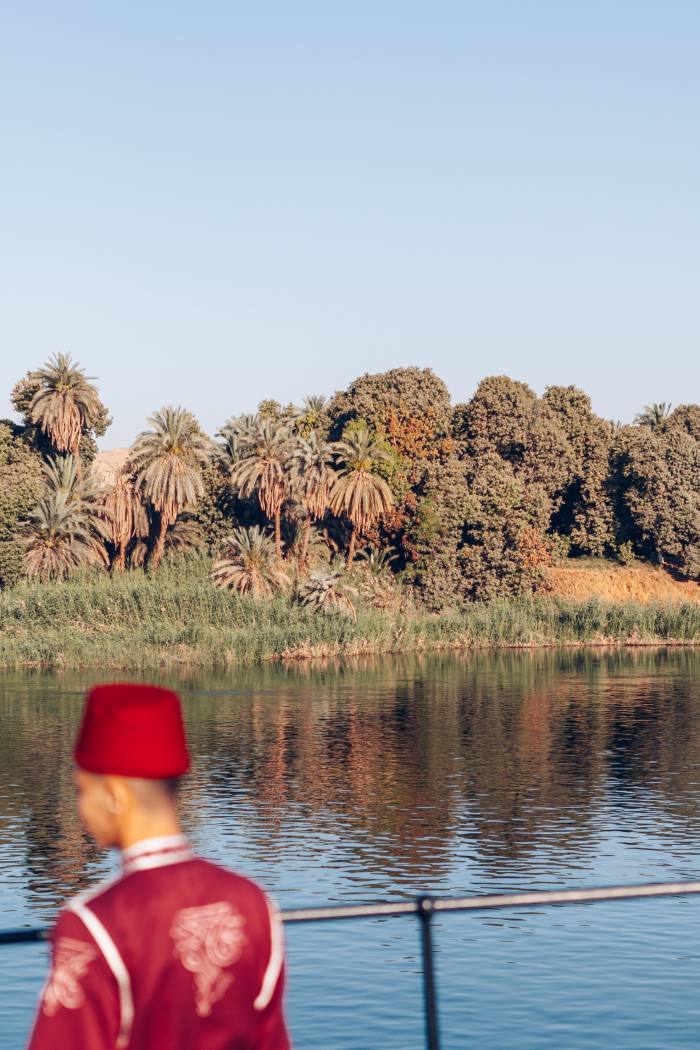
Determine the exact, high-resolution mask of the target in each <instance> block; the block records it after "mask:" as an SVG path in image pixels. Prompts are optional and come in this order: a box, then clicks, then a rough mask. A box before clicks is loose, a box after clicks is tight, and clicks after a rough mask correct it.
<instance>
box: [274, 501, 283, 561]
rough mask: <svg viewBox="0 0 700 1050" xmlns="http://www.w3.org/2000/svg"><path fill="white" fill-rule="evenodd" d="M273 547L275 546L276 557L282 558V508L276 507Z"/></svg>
mask: <svg viewBox="0 0 700 1050" xmlns="http://www.w3.org/2000/svg"><path fill="white" fill-rule="evenodd" d="M275 547H276V548H277V557H278V558H279V559H280V561H281V560H282V508H281V507H278V508H277V510H276V511H275Z"/></svg>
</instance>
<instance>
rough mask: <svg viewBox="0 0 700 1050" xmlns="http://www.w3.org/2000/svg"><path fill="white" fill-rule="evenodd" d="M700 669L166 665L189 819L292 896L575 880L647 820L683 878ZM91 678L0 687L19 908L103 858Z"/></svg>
mask: <svg viewBox="0 0 700 1050" xmlns="http://www.w3.org/2000/svg"><path fill="white" fill-rule="evenodd" d="M699 667H700V654H696V653H695V652H693V651H689V650H675V651H666V652H661V653H659V652H655V651H649V650H639V651H626V652H607V651H587V652H576V651H570V652H549V651H548V652H538V653H503V654H500V655H496V656H483V655H481V656H480V655H475V656H470V657H468V658H455V657H430V658H427V657H425V658H421V657H411V658H405V659H402V660H394V661H387V662H384V663H382V662H380V663H377V662H373V663H368V664H367V665H364V666H363V665H362V664H354V665H352V666H347V665H344V666H327V667H318V666H313V667H312V666H308V665H306V666H302V667H293V668H288V667H273V666H270V667H266V668H263V669H256V670H251V671H241V672H236V673H235V674H231V675H229V676H225V677H224V676H221V675H216V676H201V675H197V676H187V675H184V676H183V677H182V678H180V679H178V680H177V681H174V680H173V679H172V678H170V679H168V682H169V683H170V684H175V685H176V686H177V687H178V688H179V689H180V690H181V692H182V694H183V697H184V698H185V710H186V718H187V723H188V730H189V734H190V740H191V744H192V749H193V755H194V770H193V774H192V776H191V777H190V778H189V780H188V783H187V786H186V789H185V792H184V797H183V810H184V815H185V820H186V823H187V824H188V827H189V828H190V829H191V832H192V834H193V837H194V838H195V839H198V840H199V842H200V844H201V845H202V846H203V848H204V849H206V851H207V852H208V853H209V854H211V855H215V856H221V857H223V858H225V859H226V860H228V861H229V862H231V863H238V864H241V866H243V868H244V870H248V871H251V873H253V874H256V875H258V876H259V877H262V878H264V879H265V880H266V882H268V884H272V886H273V888H274V889H275V890H276V892H277V894H278V896H280V897H281V898H282V900H283V901H285V902H289V903H292V899H294V900H295V901H296V900H304V901H311V900H315V899H326V898H327V897H336V898H337V897H349V896H355V897H360V898H367V897H372V896H378V895H381V896H384V895H386V894H391V893H408V892H412V891H414V890H415V889H416V888H418V887H421V886H427V885H429V886H432V887H434V888H436V889H438V890H459V891H462V890H465V891H466V890H475V889H479V888H482V887H483V886H484V885H485V884H486V883H488V884H489V886H490V887H492V885H493V884H494V883H495V884H498V885H504V886H505V885H509V886H511V885H537V884H540V885H544V884H546V883H549V882H552V881H554V882H556V881H562V879H563V878H564V877H565V875H566V873H568V872H580V874H581V878H579V879H577V880H576V881H582V879H583V878H585V877H586V876H587V874H588V873H590V875H591V877H593V875H599V874H600V870H601V865H600V863H597V862H596V861H595V857H596V851H597V852H598V853H599V854H601V855H602V853H604V849H605V848H608V846H609V843H608V838H609V834H610V833H611V831H612V832H614V833H615V835H616V836H617V838H618V849H622V850H623V851H624V850H625V849H627V848H628V847H633V846H634V845H635V843H636V845H637V847H639V848H641V846H640V836H644V835H645V834H647V833H648V834H653V842H652V841H648V842H646V843H645V844H644V849H645V850H647V852H649V851H651V852H654V851H655V852H656V853H657V854H658V857H657V860H658V863H659V864H660V865H664V864H669V863H670V864H676V866H677V867H680V869H682V873H684V874H688V873H690V872H693V871H695V864H694V855H693V849H694V843H695V842H696V841H697V832H698V821H699V816H700V805H699V800H700V791H699V787H700V773H699V771H698V762H699V756H700V748H699V747H698V744H699V743H700V705H699V704H698V703H697V702H696V700H695V685H694V683H695V680H696V675H697V671H698V668H699ZM89 684H90V679H88V678H85V677H82V676H76V675H64V676H45V675H40V674H33V675H24V676H17V675H11V676H5V677H4V678H2V679H1V680H0V713H1V717H2V724H3V732H2V734H1V735H0V866H1V867H0V870H1V872H2V876H3V879H4V884H5V886H6V887H7V892H6V893H5V894H4V895H3V905H2V907H3V909H4V910H5V914H6V916H7V915H8V914H12V916H13V917H16V918H17V919H24V918H26V917H27V915H28V914H30V913H31V912H34V914H36V912H37V910H38V911H41V912H44V913H46V912H50V911H51V910H53V909H54V908H55V907H56V906H57V905H58V904H59V903H60V902H61V901H62V900H63V899H64V898H65V897H66V896H67V895H69V894H71V893H73V892H75V891H76V890H77V889H81V888H83V887H84V886H86V885H88V884H89V883H90V882H91V881H93V880H94V878H96V877H97V876H98V875H99V874H101V873H102V872H103V871H104V870H105V866H106V864H107V863H108V862H107V861H105V859H104V858H102V857H101V856H99V855H98V854H97V852H96V851H95V849H94V847H93V846H91V844H90V843H89V842H88V841H87V840H86V838H85V837H84V836H83V834H82V833H81V830H80V827H79V825H78V822H77V819H76V817H75V815H74V810H73V789H72V782H71V765H70V750H71V746H72V741H73V737H74V733H75V729H76V725H77V720H78V717H79V712H80V706H81V701H82V695H83V693H84V690H85V688H86V687H87V686H88V685H89ZM605 843H608V845H607V846H605V845H604V844H605ZM647 860H648V858H643V862H642V861H640V863H639V864H638V865H637V868H636V870H634V871H630V873H629V877H630V878H632V879H634V878H637V877H640V876H641V875H643V874H644V871H645V870H646V867H648V864H647ZM645 865H646V867H645Z"/></svg>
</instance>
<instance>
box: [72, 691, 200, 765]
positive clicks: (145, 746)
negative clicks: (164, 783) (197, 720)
mask: <svg viewBox="0 0 700 1050" xmlns="http://www.w3.org/2000/svg"><path fill="white" fill-rule="evenodd" d="M75 761H76V764H77V765H78V766H79V767H80V768H81V769H85V770H86V771H87V772H88V773H112V774H114V775H115V776H122V777H144V778H145V779H147V780H165V779H166V778H168V777H179V776H181V775H182V774H183V773H186V772H187V770H188V769H189V765H190V758H189V754H188V753H187V741H186V740H185V729H184V726H183V724H182V712H181V711H180V700H179V698H178V695H177V693H173V692H171V691H170V689H161V688H160V687H159V686H157V685H137V684H136V683H132V682H113V683H110V684H109V685H96V686H95V687H94V689H91V690H90V692H89V693H88V698H87V702H86V704H85V711H84V712H83V721H82V725H81V726H80V732H79V733H78V742H77V744H76V746H75Z"/></svg>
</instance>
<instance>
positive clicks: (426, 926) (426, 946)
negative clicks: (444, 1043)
mask: <svg viewBox="0 0 700 1050" xmlns="http://www.w3.org/2000/svg"><path fill="white" fill-rule="evenodd" d="M416 904H417V905H418V913H417V914H418V919H419V921H420V940H421V949H422V955H423V1001H424V1005H425V1045H426V1047H427V1050H440V1034H439V1031H438V1013H437V996H436V993H435V964H434V962H433V931H432V927H431V923H432V921H433V914H434V911H433V898H432V897H430V896H428V895H427V894H424V895H423V896H421V897H419V898H418V900H417V901H416Z"/></svg>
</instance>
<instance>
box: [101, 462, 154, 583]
mask: <svg viewBox="0 0 700 1050" xmlns="http://www.w3.org/2000/svg"><path fill="white" fill-rule="evenodd" d="M103 503H104V507H105V509H106V511H107V514H108V518H109V530H110V540H111V542H112V544H113V546H114V550H115V560H114V565H115V567H116V568H117V570H118V571H119V572H123V571H124V566H125V564H126V548H127V547H128V546H129V544H130V543H131V541H132V539H133V538H134V537H135V536H136V535H139V534H141V533H143V532H145V534H146V535H148V525H147V522H146V521H144V518H145V507H144V505H143V503H142V501H141V499H140V498H139V496H138V494H137V493H136V490H135V488H134V479H133V477H132V475H131V472H130V471H129V470H128V469H126V470H120V472H119V474H118V475H117V479H116V481H115V482H114V485H113V486H112V488H111V489H109V491H108V492H107V493H106V494H105V495H104V497H103Z"/></svg>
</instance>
